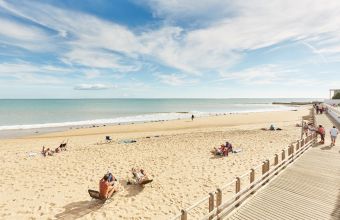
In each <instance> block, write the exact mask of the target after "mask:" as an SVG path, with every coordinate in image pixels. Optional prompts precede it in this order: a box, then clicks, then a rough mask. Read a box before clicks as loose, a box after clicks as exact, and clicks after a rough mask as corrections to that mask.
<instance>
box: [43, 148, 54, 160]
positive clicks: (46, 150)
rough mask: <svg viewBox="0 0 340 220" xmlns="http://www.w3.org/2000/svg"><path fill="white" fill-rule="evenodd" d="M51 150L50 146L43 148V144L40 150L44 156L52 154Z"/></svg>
mask: <svg viewBox="0 0 340 220" xmlns="http://www.w3.org/2000/svg"><path fill="white" fill-rule="evenodd" d="M53 153H54V152H53V151H52V150H51V149H50V148H47V149H45V146H43V148H42V150H41V154H42V155H44V157H46V156H47V155H48V156H53Z"/></svg>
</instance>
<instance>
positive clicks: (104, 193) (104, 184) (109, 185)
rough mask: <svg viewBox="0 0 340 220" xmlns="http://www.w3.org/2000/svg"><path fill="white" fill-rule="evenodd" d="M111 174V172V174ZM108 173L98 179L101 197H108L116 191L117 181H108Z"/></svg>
mask: <svg viewBox="0 0 340 220" xmlns="http://www.w3.org/2000/svg"><path fill="white" fill-rule="evenodd" d="M111 175H112V174H111ZM109 178H110V175H109V174H105V175H104V177H103V178H102V179H101V180H100V181H99V196H100V198H101V199H108V198H110V197H111V196H112V195H113V193H114V192H117V191H118V183H117V182H116V181H114V180H113V181H111V182H110V181H109Z"/></svg>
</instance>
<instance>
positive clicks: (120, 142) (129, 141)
mask: <svg viewBox="0 0 340 220" xmlns="http://www.w3.org/2000/svg"><path fill="white" fill-rule="evenodd" d="M135 142H137V141H136V140H133V139H123V140H120V141H119V142H118V143H119V144H131V143H135Z"/></svg>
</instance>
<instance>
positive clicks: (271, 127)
mask: <svg viewBox="0 0 340 220" xmlns="http://www.w3.org/2000/svg"><path fill="white" fill-rule="evenodd" d="M261 130H263V131H281V130H282V129H281V128H277V127H276V126H275V125H273V124H271V125H270V127H269V128H261Z"/></svg>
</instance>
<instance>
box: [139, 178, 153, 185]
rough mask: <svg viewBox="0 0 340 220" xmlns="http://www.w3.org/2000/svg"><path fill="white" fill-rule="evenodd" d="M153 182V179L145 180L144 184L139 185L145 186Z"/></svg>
mask: <svg viewBox="0 0 340 220" xmlns="http://www.w3.org/2000/svg"><path fill="white" fill-rule="evenodd" d="M152 181H153V179H151V180H143V181H142V182H140V183H139V185H145V184H148V183H151V182H152Z"/></svg>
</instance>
